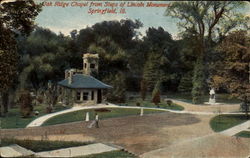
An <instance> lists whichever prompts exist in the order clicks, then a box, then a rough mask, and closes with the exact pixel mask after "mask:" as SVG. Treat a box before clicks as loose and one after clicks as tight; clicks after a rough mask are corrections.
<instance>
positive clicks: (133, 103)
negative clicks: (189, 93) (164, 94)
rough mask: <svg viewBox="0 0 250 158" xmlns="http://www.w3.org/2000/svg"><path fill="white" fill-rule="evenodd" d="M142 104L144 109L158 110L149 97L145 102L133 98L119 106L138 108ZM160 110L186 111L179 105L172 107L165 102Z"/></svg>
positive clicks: (160, 105)
mask: <svg viewBox="0 0 250 158" xmlns="http://www.w3.org/2000/svg"><path fill="white" fill-rule="evenodd" d="M138 103H139V104H140V106H142V107H150V108H157V106H156V105H155V104H154V103H152V102H151V99H150V97H147V98H146V99H145V100H142V99H141V98H138V97H136V98H131V99H129V100H128V101H127V102H126V103H123V104H119V105H122V106H137V105H136V104H138ZM158 106H159V108H164V109H169V110H184V107H182V106H180V105H177V104H174V103H173V104H172V105H170V106H169V105H167V103H166V102H165V101H163V100H161V103H159V105H158Z"/></svg>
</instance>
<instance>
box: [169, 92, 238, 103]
mask: <svg viewBox="0 0 250 158" xmlns="http://www.w3.org/2000/svg"><path fill="white" fill-rule="evenodd" d="M165 95H166V96H167V97H168V98H172V99H177V100H180V101H184V102H187V103H192V95H191V93H167V94H165ZM215 96H216V102H218V103H227V104H238V103H240V100H238V99H237V98H234V97H231V96H230V95H229V94H216V95H215ZM208 100H209V94H207V95H205V96H202V101H203V102H208Z"/></svg>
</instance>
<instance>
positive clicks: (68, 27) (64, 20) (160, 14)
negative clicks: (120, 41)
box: [35, 0, 250, 37]
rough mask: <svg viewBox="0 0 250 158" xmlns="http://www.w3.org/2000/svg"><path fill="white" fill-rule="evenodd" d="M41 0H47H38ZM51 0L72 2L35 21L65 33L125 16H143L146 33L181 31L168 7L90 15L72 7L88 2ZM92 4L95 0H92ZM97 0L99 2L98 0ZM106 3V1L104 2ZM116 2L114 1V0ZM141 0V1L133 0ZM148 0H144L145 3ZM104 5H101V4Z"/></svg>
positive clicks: (84, 9)
mask: <svg viewBox="0 0 250 158" xmlns="http://www.w3.org/2000/svg"><path fill="white" fill-rule="evenodd" d="M36 1H37V2H41V1H44V0H36ZM46 1H47V2H52V4H53V5H54V4H55V1H57V2H65V3H69V6H68V7H64V8H63V7H55V6H52V7H51V6H50V7H48V6H44V7H43V10H42V12H41V13H40V14H39V15H38V16H37V18H36V20H35V22H36V23H37V25H38V26H41V27H45V28H49V29H50V30H52V31H54V32H56V33H59V32H62V33H63V34H65V35H69V33H70V32H71V31H72V30H74V29H76V30H78V31H79V30H80V29H84V28H86V27H87V26H92V25H94V24H95V23H98V22H101V21H104V20H106V21H109V20H121V19H132V20H135V19H139V20H140V21H141V22H142V23H143V27H142V28H141V29H140V30H139V31H140V32H141V33H142V34H145V31H146V30H147V29H148V28H149V27H156V28H157V27H159V26H161V27H163V28H164V30H166V31H168V32H169V33H170V34H171V35H172V36H173V37H175V36H176V35H177V33H178V32H179V30H178V28H177V25H176V19H172V18H171V17H168V16H164V12H165V11H166V9H167V7H125V9H126V14H103V15H100V14H94V15H90V14H88V10H89V6H88V7H82V8H81V7H71V6H70V5H71V3H72V2H78V3H84V2H86V1H81V0H71V1H67V0H46ZM88 2H89V3H91V1H88ZM95 2H96V1H95ZM102 2H105V1H102ZM110 2H112V1H110ZM113 2H118V3H119V2H122V1H113ZM133 2H139V1H133ZM147 2H148V1H146V2H144V3H145V4H146V3H147ZM154 2H157V3H165V4H166V3H171V1H154ZM99 8H100V7H99ZM244 12H246V14H250V5H248V6H247V7H246V9H244Z"/></svg>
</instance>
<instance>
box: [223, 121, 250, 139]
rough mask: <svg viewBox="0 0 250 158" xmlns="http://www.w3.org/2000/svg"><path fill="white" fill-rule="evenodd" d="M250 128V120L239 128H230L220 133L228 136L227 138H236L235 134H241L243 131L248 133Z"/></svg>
mask: <svg viewBox="0 0 250 158" xmlns="http://www.w3.org/2000/svg"><path fill="white" fill-rule="evenodd" d="M249 127H250V120H249V121H246V122H244V123H242V124H239V125H237V126H234V127H232V128H229V129H227V130H225V131H222V132H220V133H221V134H223V135H227V136H234V135H235V134H237V133H239V132H241V131H246V130H248V128H249Z"/></svg>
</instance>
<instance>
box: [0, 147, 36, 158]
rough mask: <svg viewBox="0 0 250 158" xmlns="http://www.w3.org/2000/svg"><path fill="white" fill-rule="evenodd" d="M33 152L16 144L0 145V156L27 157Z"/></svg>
mask: <svg viewBox="0 0 250 158" xmlns="http://www.w3.org/2000/svg"><path fill="white" fill-rule="evenodd" d="M33 154H34V152H33V151H31V150H28V149H25V148H23V147H21V146H19V145H17V144H13V145H9V146H4V147H0V157H20V156H23V157H25V156H27V157H28V156H30V155H33Z"/></svg>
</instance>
